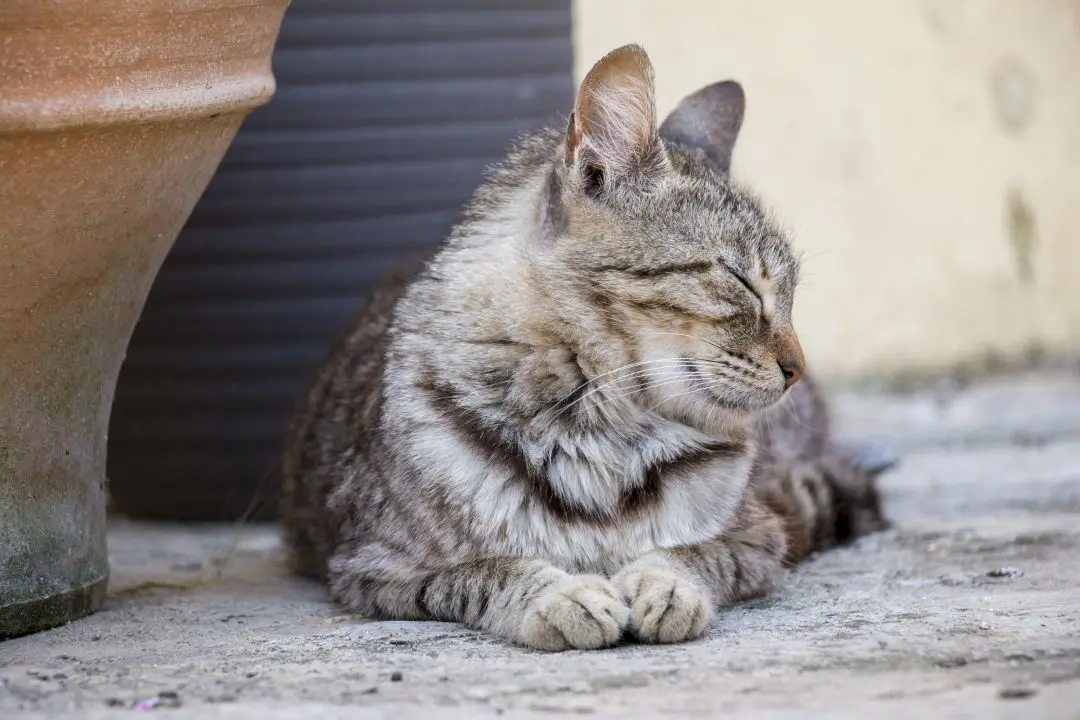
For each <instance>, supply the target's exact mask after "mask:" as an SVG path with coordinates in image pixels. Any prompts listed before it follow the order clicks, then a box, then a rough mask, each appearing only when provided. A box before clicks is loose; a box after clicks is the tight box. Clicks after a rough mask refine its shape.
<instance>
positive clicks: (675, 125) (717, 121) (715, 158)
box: [660, 80, 746, 173]
mask: <svg viewBox="0 0 1080 720" xmlns="http://www.w3.org/2000/svg"><path fill="white" fill-rule="evenodd" d="M745 108H746V96H745V95H744V94H743V89H742V86H741V85H739V83H737V82H735V81H734V80H725V81H723V82H718V83H713V84H712V85H706V86H705V87H703V88H701V89H700V90H698V91H697V92H695V93H691V94H690V95H687V96H686V97H685V98H683V99H682V101H681V102H680V103H679V104H678V105H677V106H675V109H674V110H672V111H671V114H670V115H668V117H667V119H666V120H664V124H663V125H661V126H660V137H662V138H664V139H665V140H668V141H671V142H675V143H678V144H679V145H683V146H685V147H688V148H691V149H694V150H700V151H702V152H704V154H705V156H706V157H707V158H708V159H709V160H711V161H712V162H713V164H715V165H716V166H717V167H718V168H719V169H720V170H721V171H722V172H724V173H729V172H731V153H732V150H734V148H735V139H736V138H737V137H738V136H739V128H741V127H742V121H743V111H744V110H745Z"/></svg>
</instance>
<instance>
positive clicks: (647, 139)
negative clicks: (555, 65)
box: [566, 45, 658, 191]
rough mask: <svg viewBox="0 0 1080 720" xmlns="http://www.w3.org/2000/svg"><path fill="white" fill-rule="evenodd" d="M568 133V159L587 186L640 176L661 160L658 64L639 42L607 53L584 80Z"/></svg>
mask: <svg viewBox="0 0 1080 720" xmlns="http://www.w3.org/2000/svg"><path fill="white" fill-rule="evenodd" d="M566 132H567V135H566V162H567V164H568V165H570V166H572V167H574V168H576V169H577V170H578V171H579V172H581V174H582V178H583V180H584V183H585V185H586V188H587V189H588V190H590V191H597V190H599V189H601V188H603V187H604V186H605V185H606V184H607V183H612V182H618V181H619V180H620V179H624V178H628V177H632V176H634V175H639V174H640V173H642V172H643V171H645V170H646V169H647V168H648V167H649V166H650V164H651V163H654V161H655V160H656V157H655V153H656V150H657V145H658V143H657V127H656V97H655V91H654V89H653V67H652V63H651V62H650V61H649V56H648V55H647V54H646V53H645V50H643V49H642V48H641V46H639V45H624V46H623V47H621V48H618V49H616V50H612V51H611V52H610V53H608V54H607V55H605V56H604V57H602V58H601V59H600V60H599V61H598V62H597V63H596V64H595V65H593V67H592V70H590V71H589V73H588V74H587V75H586V76H585V79H584V80H583V81H582V82H581V88H580V89H579V90H578V94H577V99H576V100H575V101H574V112H573V114H572V115H571V116H570V124H569V127H568V128H567V131H566Z"/></svg>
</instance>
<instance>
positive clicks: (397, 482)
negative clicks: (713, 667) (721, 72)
mask: <svg viewBox="0 0 1080 720" xmlns="http://www.w3.org/2000/svg"><path fill="white" fill-rule="evenodd" d="M742 110H743V94H742V90H741V89H740V88H739V86H738V85H737V84H735V83H733V82H724V83H717V84H715V85H711V86H709V87H706V88H703V89H702V90H700V91H699V92H697V93H695V94H693V95H691V96H690V97H688V98H687V99H686V100H684V101H683V103H682V104H680V105H679V107H678V108H676V110H675V111H674V112H673V113H672V115H671V116H670V117H669V118H667V120H666V121H665V122H664V123H663V124H662V125H661V124H659V123H658V121H657V118H656V111H655V101H654V95H653V77H652V67H651V64H650V63H649V60H648V57H647V56H646V54H645V52H644V51H643V50H641V48H639V47H637V46H633V45H631V46H626V47H623V48H620V49H618V50H615V51H614V52H612V53H610V54H609V55H607V56H605V57H604V58H603V59H602V60H600V62H598V63H597V64H596V66H595V67H594V68H593V69H592V71H591V72H590V73H589V74H588V76H587V77H586V78H585V80H584V82H583V83H582V87H581V89H580V91H579V94H578V97H577V101H576V103H575V108H574V113H573V114H572V115H571V118H570V122H569V124H568V127H566V128H563V129H559V130H551V131H547V132H541V133H538V134H536V135H533V136H531V137H528V138H526V139H525V140H523V141H522V142H521V143H520V144H519V146H518V147H517V149H516V150H515V151H514V152H513V153H512V154H511V155H510V157H509V158H508V159H507V160H506V161H505V163H504V164H503V165H502V166H501V167H499V168H497V169H496V170H495V171H494V172H493V173H492V176H491V177H490V179H489V181H488V182H487V183H486V184H485V185H484V186H483V187H481V188H480V189H479V190H478V191H477V192H476V195H475V196H474V199H473V201H472V202H471V203H470V205H469V206H468V208H467V211H466V214H465V217H464V219H463V220H462V222H461V223H460V224H459V225H458V226H457V227H456V228H455V229H454V230H453V231H452V233H451V235H450V237H449V238H448V239H447V241H446V242H445V243H444V244H443V245H442V247H441V248H439V249H438V251H437V252H435V253H434V255H433V256H432V257H430V258H428V259H427V260H426V261H425V262H423V263H422V264H420V265H419V266H418V267H416V268H414V269H412V270H409V271H403V272H402V273H401V274H400V275H398V276H396V277H393V278H390V279H389V280H388V281H387V282H386V283H385V284H384V285H382V286H381V287H379V288H377V289H376V291H375V292H374V294H373V297H372V298H371V300H370V302H369V304H368V305H367V307H366V309H365V310H364V311H363V313H362V314H361V315H360V316H359V317H358V318H357V319H356V321H355V322H354V323H353V325H352V326H351V328H350V329H349V330H348V331H347V333H346V334H345V335H344V337H343V339H342V340H341V341H340V342H339V344H338V345H337V346H336V348H335V349H334V350H333V352H332V354H331V356H330V358H329V359H328V361H327V362H326V363H325V364H324V365H323V366H322V367H321V369H320V370H319V372H318V374H317V377H316V379H315V381H314V383H313V385H312V387H311V389H310V391H309V392H308V394H307V395H306V397H305V399H304V400H303V402H302V403H301V406H300V408H299V409H298V411H297V413H296V416H295V418H294V421H293V423H292V426H291V429H290V432H289V437H288V442H287V449H286V454H285V458H284V464H283V475H284V494H283V503H282V514H283V518H284V522H285V527H286V530H287V535H288V540H289V544H290V547H291V548H292V550H293V553H294V558H295V561H296V564H297V568H298V570H300V571H301V572H305V573H308V574H313V575H319V576H322V577H325V578H326V579H327V581H328V582H329V585H330V589H331V593H332V595H333V597H334V599H335V600H336V601H337V602H339V603H340V604H342V605H343V606H345V607H347V608H348V609H350V610H351V611H353V612H357V613H361V614H364V615H369V616H373V617H380V618H397V619H439V620H447V621H458V622H463V623H466V624H467V625H470V626H472V627H475V628H479V629H483V630H486V631H489V632H492V633H495V634H496V635H498V636H500V637H503V638H505V639H508V640H510V641H512V642H516V643H520V644H522V645H526V646H529V647H535V648H541V649H548V650H559V649H565V648H597V647H603V646H607V645H611V644H613V643H615V642H617V641H618V640H619V639H620V637H622V636H623V635H624V634H626V635H629V636H630V637H632V638H635V639H637V640H639V641H643V642H679V641H683V640H689V639H692V638H694V637H696V636H698V635H700V634H701V633H703V632H704V631H705V629H706V627H707V625H708V622H709V619H710V616H711V615H712V613H713V612H714V611H715V610H716V609H719V608H723V607H727V606H730V605H732V604H733V603H737V602H740V601H743V600H746V599H748V598H753V597H758V596H760V595H762V594H764V593H767V592H769V591H770V590H772V589H773V588H775V587H776V586H777V584H778V583H779V582H780V581H781V580H782V578H783V575H784V571H785V569H786V568H787V567H788V566H789V565H790V564H791V563H793V562H797V561H799V560H801V559H802V558H804V557H805V556H806V555H807V554H809V553H811V552H814V551H817V550H821V549H825V548H828V547H830V546H832V545H835V544H837V543H839V542H843V541H844V540H847V539H849V538H851V537H853V536H855V535H858V534H861V533H865V532H868V531H870V530H873V529H875V528H877V527H879V526H881V525H882V523H883V521H882V519H881V515H880V512H879V508H878V505H877V494H876V490H875V488H874V472H873V471H869V470H865V469H863V468H861V467H860V466H859V465H858V464H857V463H855V462H854V461H853V460H851V459H850V458H849V457H848V456H846V455H844V454H843V453H841V452H839V451H837V450H835V449H834V448H833V447H832V445H831V443H830V438H829V436H828V430H827V423H826V419H825V414H824V413H825V409H824V407H823V405H822V402H821V400H820V398H819V397H818V395H817V393H816V391H815V390H814V387H813V385H812V384H811V383H810V381H809V380H807V379H803V380H802V381H801V382H797V381H798V380H799V378H800V376H801V375H802V370H803V368H802V366H803V357H802V351H801V349H800V347H799V343H798V339H797V336H796V334H795V331H794V329H793V327H792V324H791V307H792V301H793V297H794V292H795V287H796V284H797V281H798V270H799V266H798V262H797V260H796V258H795V255H794V254H793V252H792V250H791V247H790V245H789V243H788V240H787V239H786V237H785V236H784V234H783V233H782V232H781V231H780V230H779V229H777V227H776V226H775V225H774V224H773V222H772V221H771V220H770V219H769V217H768V214H767V213H766V212H765V211H764V210H763V208H762V206H761V204H760V203H759V202H758V200H757V199H756V198H755V197H754V196H753V195H752V194H750V193H749V192H747V191H746V190H744V189H742V188H740V187H738V186H737V185H736V184H734V183H733V182H732V181H731V180H730V179H729V176H728V169H729V168H728V165H729V162H730V157H731V149H732V146H733V144H734V141H735V136H736V134H737V132H738V129H739V126H740V123H741V120H742Z"/></svg>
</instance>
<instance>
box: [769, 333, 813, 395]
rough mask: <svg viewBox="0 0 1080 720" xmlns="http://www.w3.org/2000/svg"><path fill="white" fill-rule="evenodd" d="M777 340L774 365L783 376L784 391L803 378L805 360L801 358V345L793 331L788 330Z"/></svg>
mask: <svg viewBox="0 0 1080 720" xmlns="http://www.w3.org/2000/svg"><path fill="white" fill-rule="evenodd" d="M777 340H778V343H777V344H778V345H779V348H778V351H777V353H776V354H777V360H776V364H777V365H779V366H780V372H781V373H783V375H784V389H785V390H786V389H788V388H790V387H791V386H792V385H794V384H795V383H797V382H799V378H801V377H802V376H803V370H804V368H805V365H806V358H804V357H803V351H802V345H801V344H800V343H799V336H798V335H796V334H795V331H794V330H789V331H788V332H786V333H784V334H783V335H781V336H780V337H779V338H777Z"/></svg>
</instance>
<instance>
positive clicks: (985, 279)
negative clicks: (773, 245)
mask: <svg viewBox="0 0 1080 720" xmlns="http://www.w3.org/2000/svg"><path fill="white" fill-rule="evenodd" d="M574 32H575V51H576V58H577V60H576V62H577V76H578V78H579V79H580V78H581V76H582V75H583V74H584V73H585V72H586V71H587V70H588V68H589V66H590V65H591V64H592V63H593V62H594V61H595V60H596V59H598V58H599V57H600V56H601V55H603V54H604V53H605V52H607V51H608V50H610V49H612V48H614V47H617V46H619V45H622V44H624V43H626V42H639V43H641V44H642V45H644V47H645V48H646V50H647V51H648V52H649V54H650V55H651V57H652V59H653V63H654V65H655V67H656V75H657V86H658V103H659V105H660V111H661V113H662V114H663V113H666V112H667V111H668V110H670V109H671V108H672V107H673V106H674V104H675V103H676V102H677V101H678V99H679V98H680V97H682V96H683V95H684V94H686V93H688V92H691V91H692V90H694V89H696V88H697V87H699V86H701V85H704V84H706V83H708V82H712V81H714V80H719V79H723V78H727V77H731V78H735V79H737V80H739V81H740V82H742V84H743V86H744V88H745V89H746V92H747V97H748V99H747V115H746V120H745V123H744V125H743V135H742V137H741V140H740V144H739V145H738V146H737V147H736V152H735V168H734V173H735V176H736V177H737V178H738V179H741V180H742V181H743V182H745V183H748V184H750V185H751V186H753V187H755V188H756V189H757V190H758V191H759V192H760V193H761V194H762V195H763V196H764V197H765V199H766V200H767V202H768V203H769V204H770V205H771V206H772V207H773V208H774V209H775V211H776V213H777V215H778V216H779V217H780V218H781V220H782V221H783V222H784V224H785V225H786V226H787V227H788V228H789V229H790V230H791V231H792V235H793V237H794V240H795V243H796V245H797V247H798V248H799V249H801V250H802V251H804V252H805V264H804V268H805V275H804V277H805V280H804V283H803V285H802V287H801V289H800V293H799V295H798V298H797V302H796V322H797V326H798V327H799V332H800V335H801V336H802V338H803V343H804V345H805V347H806V349H807V353H808V356H809V357H810V358H811V361H812V362H813V364H814V366H815V367H816V368H817V369H818V371H819V372H824V373H825V374H827V375H831V376H833V377H834V378H837V377H856V376H864V375H873V374H879V373H884V374H894V373H898V372H899V373H908V372H911V371H915V372H922V371H933V370H938V369H945V368H950V367H955V366H958V365H966V364H969V363H976V364H979V363H981V362H982V361H984V360H985V359H986V358H987V357H988V356H991V357H998V358H1002V357H1003V358H1005V359H1006V360H1017V359H1020V358H1022V357H1023V356H1024V355H1025V354H1026V353H1027V352H1028V351H1029V350H1031V349H1033V348H1036V349H1041V350H1046V351H1049V352H1050V353H1051V354H1053V355H1067V354H1072V353H1078V352H1080V2H1076V1H1075V0H1073V1H1072V2H1069V1H1067V0H1056V1H1055V0H936V1H931V0H891V1H890V0H667V1H666V2H659V1H656V0H651V1H650V0H576V2H575V28H574Z"/></svg>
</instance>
